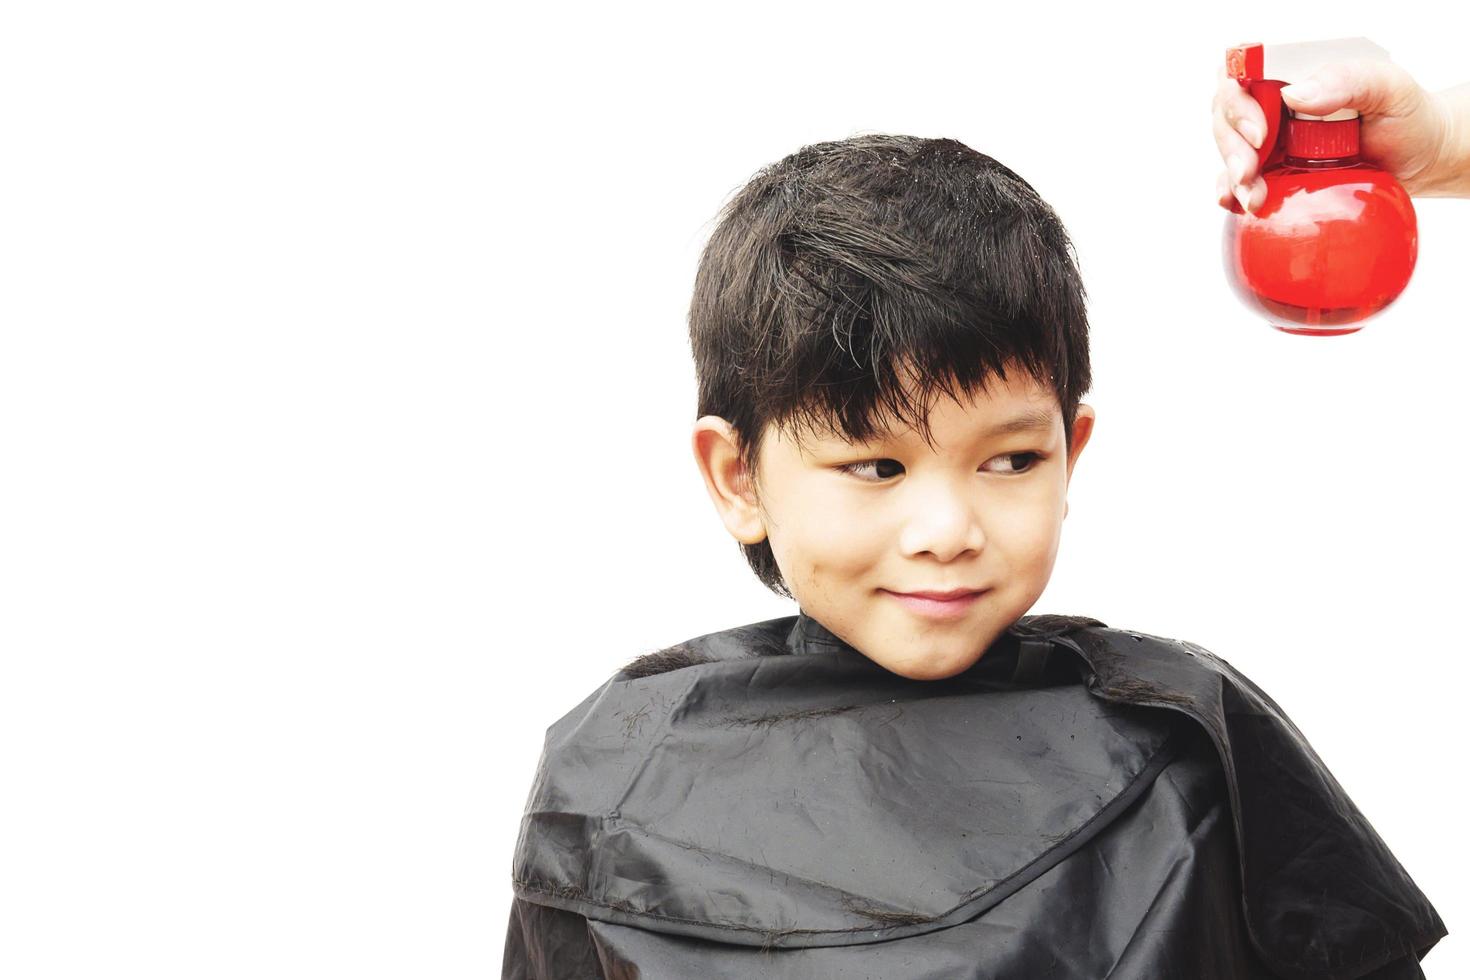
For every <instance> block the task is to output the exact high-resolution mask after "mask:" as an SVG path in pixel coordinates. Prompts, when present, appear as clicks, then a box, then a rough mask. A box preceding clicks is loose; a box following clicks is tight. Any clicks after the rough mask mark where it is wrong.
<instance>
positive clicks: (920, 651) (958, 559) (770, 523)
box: [695, 367, 1095, 680]
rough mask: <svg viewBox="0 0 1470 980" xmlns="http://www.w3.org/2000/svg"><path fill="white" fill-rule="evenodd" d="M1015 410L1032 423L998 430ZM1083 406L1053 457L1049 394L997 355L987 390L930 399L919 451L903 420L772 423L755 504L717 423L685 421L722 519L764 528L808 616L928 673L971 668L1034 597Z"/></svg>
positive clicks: (733, 525)
mask: <svg viewBox="0 0 1470 980" xmlns="http://www.w3.org/2000/svg"><path fill="white" fill-rule="evenodd" d="M1027 416H1039V417H1040V418H1041V419H1042V420H1044V421H1043V424H1042V426H1041V427H1040V428H1034V429H1026V430H1019V431H1013V432H1003V431H999V430H998V429H997V427H998V426H1000V425H1001V424H1002V423H1005V422H1008V421H1010V420H1013V419H1018V418H1023V417H1027ZM1094 417H1095V415H1094V412H1093V410H1092V408H1091V407H1090V406H1087V405H1082V406H1080V407H1079V409H1078V414H1077V420H1076V422H1075V423H1074V425H1073V430H1072V449H1071V452H1070V454H1068V453H1067V452H1066V446H1065V434H1064V432H1063V428H1062V417H1061V409H1060V406H1059V405H1058V403H1057V399H1056V396H1055V394H1053V393H1052V392H1051V391H1050V390H1049V389H1047V388H1046V387H1044V386H1041V385H1039V384H1037V383H1036V382H1035V381H1034V380H1032V379H1031V378H1030V376H1029V375H1027V374H1026V372H1025V371H1023V370H1021V369H1020V368H1017V369H1016V370H1014V371H1012V370H1010V369H1009V367H1008V368H1007V378H1006V379H1005V380H1004V381H1002V380H1000V379H999V378H994V379H992V380H991V381H990V383H989V391H988V392H986V393H983V394H980V395H978V396H976V397H974V398H966V399H965V400H964V401H962V402H956V401H955V400H953V399H951V398H949V397H948V396H946V395H944V394H942V393H941V394H940V395H939V396H938V397H937V398H936V400H935V401H934V403H933V407H932V409H931V411H930V415H929V426H930V436H931V438H932V440H933V442H934V448H933V449H931V448H930V447H929V446H928V445H926V444H925V442H924V440H923V438H922V436H920V434H919V433H918V432H917V431H915V430H913V429H911V428H908V427H902V428H899V429H898V430H896V431H894V432H893V433H892V434H890V435H885V436H880V437H878V438H875V439H874V440H873V441H872V442H869V443H862V444H851V445H850V444H848V443H846V442H845V441H844V440H843V437H842V436H840V435H827V434H821V435H819V434H813V433H809V432H804V433H803V434H802V438H801V445H798V444H797V442H796V441H795V440H794V438H793V437H791V436H789V435H788V434H786V433H782V432H781V431H780V430H778V429H776V428H772V429H770V430H769V431H768V432H767V434H766V438H765V440H764V441H763V445H762V447H761V452H760V459H759V489H760V494H759V503H758V504H757V502H756V501H755V498H754V497H753V496H752V495H750V494H749V493H748V490H746V488H745V486H744V484H742V482H741V479H740V476H741V474H743V472H744V471H743V468H740V467H739V466H738V463H733V464H732V456H733V455H734V454H735V453H736V448H735V445H736V444H735V443H729V444H728V445H721V443H722V442H726V441H728V437H729V436H730V435H732V434H733V433H732V430H730V429H729V427H728V425H727V424H724V420H722V419H719V418H717V417H715V416H706V417H705V418H703V419H701V420H700V421H699V422H698V423H696V427H695V447H696V456H698V457H699V459H700V463H701V467H702V469H703V470H704V473H705V478H706V483H707V485H708V487H709V489H710V492H711V496H712V497H714V499H715V502H716V505H717V507H719V508H720V510H721V511H722V516H723V517H724V519H725V523H726V526H727V527H728V528H730V530H731V533H732V534H734V535H735V536H736V538H737V539H739V540H741V541H744V542H746V543H752V544H753V543H756V542H758V541H760V540H761V538H762V537H768V538H769V539H770V543H771V550H772V552H773V554H774V555H775V558H776V562H777V564H778V565H779V566H780V569H781V573H782V576H783V577H784V578H785V580H786V583H787V585H788V587H789V588H790V590H791V593H792V596H793V597H794V598H795V599H796V600H797V602H798V603H799V604H800V606H801V609H802V610H803V611H804V612H805V613H806V614H807V615H809V616H811V617H812V618H814V619H816V620H817V621H818V622H820V623H821V624H822V625H823V626H826V627H827V628H828V629H830V630H831V631H832V632H833V633H835V634H837V635H838V636H840V637H841V638H842V639H843V640H845V641H846V642H848V643H849V644H851V645H852V646H853V647H855V648H856V649H857V650H859V651H861V652H862V653H863V654H865V655H866V656H867V657H869V658H870V659H872V660H873V661H875V662H876V663H878V664H879V665H881V666H883V667H885V668H887V669H888V670H891V671H893V672H894V673H897V674H900V675H902V676H904V677H910V678H915V679H921V680H930V679H938V678H942V677H950V676H953V675H955V674H958V673H960V672H961V671H964V670H966V669H967V668H969V667H971V666H972V665H973V664H974V663H975V662H976V661H978V660H979V659H980V657H981V656H982V655H983V654H984V653H985V651H986V649H987V648H989V646H990V645H991V643H992V642H994V641H995V639H996V638H997V637H998V636H999V635H1000V634H1001V633H1002V632H1004V631H1005V629H1006V628H1007V627H1008V626H1010V625H1011V624H1012V623H1013V622H1015V621H1016V620H1017V619H1018V618H1020V617H1021V616H1023V615H1025V613H1026V612H1027V611H1028V610H1029V609H1030V608H1031V606H1032V605H1033V604H1034V603H1035V602H1036V600H1037V599H1038V598H1040V596H1041V593H1042V591H1043V590H1044V589H1045V588H1046V583H1047V580H1048V579H1049V578H1050V577H1051V571H1052V567H1053V565H1054V564H1055V561H1056V556H1057V548H1058V545H1059V543H1060V539H1061V530H1062V519H1063V518H1064V517H1065V516H1066V512H1067V485H1068V483H1069V481H1070V479H1071V475H1072V467H1073V465H1074V464H1075V463H1076V461H1077V457H1078V455H1080V453H1081V452H1082V449H1083V447H1084V446H1085V445H1086V444H1087V441H1088V438H1089V437H1090V436H1091V433H1092V424H1093V421H1094ZM701 430H703V431H705V432H706V433H708V435H701V434H700V433H701ZM720 434H723V435H725V436H726V437H727V438H726V439H724V440H722V439H721V438H719V435H720ZM737 471H738V472H737ZM954 589H966V590H982V591H981V592H980V594H979V595H978V596H974V597H971V598H969V599H964V600H960V601H957V602H953V601H952V602H942V601H941V602H925V601H923V600H914V599H905V598H902V597H901V594H903V593H913V592H948V591H951V590H954Z"/></svg>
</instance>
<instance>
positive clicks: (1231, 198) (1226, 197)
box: [1215, 170, 1239, 211]
mask: <svg viewBox="0 0 1470 980" xmlns="http://www.w3.org/2000/svg"><path fill="white" fill-rule="evenodd" d="M1215 195H1216V201H1215V203H1217V204H1219V205H1220V207H1222V208H1224V209H1226V210H1227V211H1233V210H1234V207H1233V205H1235V204H1237V203H1239V202H1238V201H1236V199H1235V192H1234V191H1233V190H1231V188H1230V175H1229V174H1228V173H1226V172H1225V171H1223V170H1222V171H1220V175H1219V176H1218V177H1216V178H1215Z"/></svg>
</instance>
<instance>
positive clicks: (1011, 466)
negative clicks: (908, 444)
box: [837, 452, 1046, 483]
mask: <svg viewBox="0 0 1470 980" xmlns="http://www.w3.org/2000/svg"><path fill="white" fill-rule="evenodd" d="M1017 459H1024V460H1025V462H1024V463H1022V464H1019V465H1018V464H1017V463H1016V460H1017ZM1043 459H1046V456H1044V455H1043V454H1041V453H1031V452H1027V453H1001V454H1000V455H999V456H996V457H994V459H992V460H990V462H992V463H993V462H995V460H1005V461H1006V463H1007V464H1008V468H1003V469H999V470H992V471H991V472H995V473H1002V474H1020V473H1029V472H1031V471H1032V470H1033V469H1035V468H1036V464H1037V463H1039V462H1041V461H1042V460H1043ZM987 465H988V464H987ZM869 466H872V467H877V468H878V469H875V470H874V471H873V475H874V476H875V477H877V480H869V479H864V482H865V483H876V482H878V481H879V480H886V479H888V478H889V477H892V476H897V475H898V474H899V473H902V472H903V464H902V463H900V462H899V461H898V460H896V459H865V460H863V461H862V462H860V463H844V464H843V465H841V466H839V467H837V469H838V470H839V471H840V472H842V473H850V474H852V475H853V476H858V475H859V473H860V472H867V470H866V469H865V468H866V467H869ZM882 470H886V471H887V472H886V473H885V472H882Z"/></svg>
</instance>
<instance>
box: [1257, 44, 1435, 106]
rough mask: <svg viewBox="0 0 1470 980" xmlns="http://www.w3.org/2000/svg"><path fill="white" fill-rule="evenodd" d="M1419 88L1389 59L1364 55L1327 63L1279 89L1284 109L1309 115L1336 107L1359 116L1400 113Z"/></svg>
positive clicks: (1408, 104)
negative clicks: (1378, 58)
mask: <svg viewBox="0 0 1470 980" xmlns="http://www.w3.org/2000/svg"><path fill="white" fill-rule="evenodd" d="M1417 91H1418V87H1417V85H1416V84H1415V82H1414V80H1413V78H1412V77H1411V76H1410V75H1409V73H1408V72H1406V71H1404V70H1403V69H1402V68H1400V67H1399V66H1398V65H1396V64H1394V63H1393V62H1391V61H1380V60H1377V59H1371V58H1365V59H1361V60H1358V61H1344V62H1339V63H1337V64H1334V65H1328V66H1326V67H1323V68H1321V69H1318V70H1317V71H1316V72H1313V73H1312V75H1311V76H1310V77H1309V78H1307V79H1305V80H1303V81H1300V82H1296V83H1294V84H1292V85H1288V86H1286V87H1285V88H1283V89H1282V90H1281V98H1282V100H1283V101H1284V102H1285V103H1286V106H1287V108H1289V109H1292V110H1294V111H1296V112H1303V113H1306V114H1307V115H1311V116H1325V115H1327V114H1329V113H1333V112H1336V111H1337V110H1338V109H1356V110H1357V111H1358V113H1359V114H1361V115H1374V116H1384V115H1389V116H1392V115H1402V114H1404V113H1407V112H1408V111H1409V110H1410V109H1411V108H1412V105H1411V102H1412V99H1413V97H1414V96H1415V95H1416V94H1417Z"/></svg>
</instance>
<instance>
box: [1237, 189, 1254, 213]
mask: <svg viewBox="0 0 1470 980" xmlns="http://www.w3.org/2000/svg"><path fill="white" fill-rule="evenodd" d="M1235 199H1236V200H1237V201H1239V202H1240V207H1241V210H1243V211H1249V210H1250V209H1251V189H1250V188H1249V187H1247V186H1246V185H1245V184H1236V185H1235Z"/></svg>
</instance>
